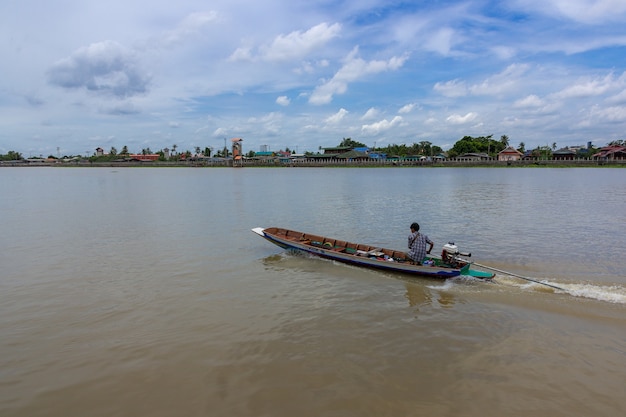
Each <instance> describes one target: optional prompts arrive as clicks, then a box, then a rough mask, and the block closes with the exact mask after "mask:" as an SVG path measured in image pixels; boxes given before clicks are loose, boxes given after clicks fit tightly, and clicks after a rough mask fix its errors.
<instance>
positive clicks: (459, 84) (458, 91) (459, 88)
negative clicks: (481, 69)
mask: <svg viewBox="0 0 626 417" xmlns="http://www.w3.org/2000/svg"><path fill="white" fill-rule="evenodd" d="M433 90H435V91H436V92H438V93H439V94H441V95H443V96H445V97H463V96H465V95H467V86H466V85H465V82H464V81H460V80H458V79H457V80H451V81H446V82H444V83H442V82H438V83H436V84H435V86H434V87H433Z"/></svg>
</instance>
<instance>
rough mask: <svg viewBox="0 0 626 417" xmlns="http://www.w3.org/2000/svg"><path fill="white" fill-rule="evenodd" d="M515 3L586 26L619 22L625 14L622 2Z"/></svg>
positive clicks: (565, 0) (551, 0) (533, 0)
mask: <svg viewBox="0 0 626 417" xmlns="http://www.w3.org/2000/svg"><path fill="white" fill-rule="evenodd" d="M515 3H516V4H517V5H518V6H519V7H522V8H524V9H526V10H532V11H534V12H537V13H542V14H547V15H550V16H552V15H557V16H563V17H566V18H568V19H571V20H574V21H577V22H582V23H588V24H599V23H602V22H607V21H616V20H617V21H619V20H620V19H623V15H624V14H625V13H626V2H624V1H623V0H516V1H515Z"/></svg>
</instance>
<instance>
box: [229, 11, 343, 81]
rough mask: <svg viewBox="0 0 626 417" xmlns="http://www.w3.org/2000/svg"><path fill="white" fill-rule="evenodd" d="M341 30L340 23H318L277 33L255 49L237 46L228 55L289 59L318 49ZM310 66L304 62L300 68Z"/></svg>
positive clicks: (233, 57)
mask: <svg viewBox="0 0 626 417" xmlns="http://www.w3.org/2000/svg"><path fill="white" fill-rule="evenodd" d="M339 32H341V25H340V24H339V23H334V24H332V25H329V24H328V23H325V22H324V23H320V24H318V25H316V26H313V27H311V28H310V29H309V30H307V31H305V32H302V31H299V30H297V31H293V32H291V33H289V34H287V35H282V34H281V35H278V36H277V37H276V38H274V40H273V41H272V42H271V43H269V44H265V45H261V46H259V47H258V48H257V49H256V53H255V49H254V48H253V47H251V46H241V47H239V48H237V49H236V50H235V51H234V52H233V53H232V54H231V56H230V57H229V60H231V61H257V60H261V61H270V62H281V61H290V60H293V59H298V58H302V57H305V56H307V55H309V54H310V53H312V52H313V51H316V50H320V49H321V48H323V47H324V46H325V45H326V44H327V43H328V42H330V41H331V40H332V39H333V38H335V37H337V36H338V35H339ZM311 68H312V65H311V64H310V63H308V62H307V63H305V64H304V65H303V68H302V69H301V70H302V71H304V72H307V71H309V70H310V69H311Z"/></svg>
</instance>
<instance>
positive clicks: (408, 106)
mask: <svg viewBox="0 0 626 417" xmlns="http://www.w3.org/2000/svg"><path fill="white" fill-rule="evenodd" d="M413 107H415V103H410V104H405V105H404V106H402V107H401V108H400V110H398V113H400V114H406V113H411V110H413Z"/></svg>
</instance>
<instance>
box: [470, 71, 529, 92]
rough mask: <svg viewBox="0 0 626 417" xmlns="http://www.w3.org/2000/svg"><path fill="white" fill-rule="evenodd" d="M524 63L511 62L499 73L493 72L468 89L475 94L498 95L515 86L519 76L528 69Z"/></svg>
mask: <svg viewBox="0 0 626 417" xmlns="http://www.w3.org/2000/svg"><path fill="white" fill-rule="evenodd" d="M528 68H529V66H528V65H526V64H512V65H509V66H508V67H507V68H506V69H505V70H504V71H502V72H501V73H499V74H494V75H492V76H491V77H489V78H487V79H485V80H484V81H483V82H482V83H480V84H475V85H472V86H471V87H470V88H469V90H470V92H471V93H472V94H475V95H498V94H502V93H505V92H507V91H510V90H512V89H513V88H515V87H517V86H518V84H519V81H520V78H521V77H522V76H523V75H524V74H525V73H526V72H527V71H528Z"/></svg>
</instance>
